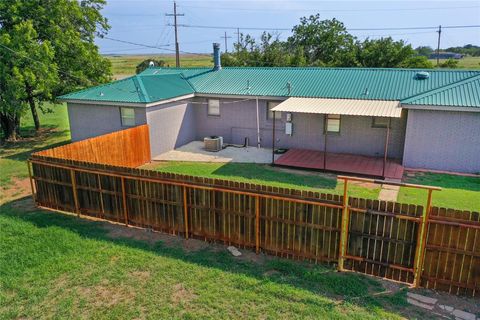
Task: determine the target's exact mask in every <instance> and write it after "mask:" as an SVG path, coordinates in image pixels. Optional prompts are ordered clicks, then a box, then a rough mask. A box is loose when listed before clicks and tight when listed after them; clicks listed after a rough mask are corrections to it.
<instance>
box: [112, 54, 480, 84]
mask: <svg viewBox="0 0 480 320" xmlns="http://www.w3.org/2000/svg"><path fill="white" fill-rule="evenodd" d="M106 57H107V58H108V59H109V60H110V61H111V62H112V72H113V75H114V77H115V79H121V78H125V77H127V76H130V75H133V74H135V67H136V66H137V64H139V63H140V62H142V61H143V60H146V59H158V60H165V62H166V65H167V66H170V67H174V66H175V55H173V54H163V55H157V54H151V55H145V54H143V55H106ZM430 61H432V62H433V64H434V65H435V64H436V60H430ZM444 61H445V60H440V62H444ZM212 64H213V62H212V58H211V57H210V56H208V55H189V54H183V55H181V56H180V65H181V66H182V67H209V66H212ZM458 67H459V68H465V69H480V57H466V58H463V59H460V60H459V62H458Z"/></svg>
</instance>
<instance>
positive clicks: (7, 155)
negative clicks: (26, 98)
mask: <svg viewBox="0 0 480 320" xmlns="http://www.w3.org/2000/svg"><path fill="white" fill-rule="evenodd" d="M50 108H51V109H52V110H53V112H52V113H46V114H43V113H41V112H40V123H41V124H42V132H41V133H40V134H39V135H38V136H36V135H35V127H34V126H33V121H32V118H31V114H30V113H28V114H27V115H25V116H24V117H23V118H22V122H21V134H22V136H23V139H22V140H20V141H18V142H15V143H4V144H2V145H1V148H0V167H1V170H0V190H1V188H3V189H5V188H8V187H9V186H10V185H11V184H12V180H14V179H21V178H26V177H28V171H27V165H26V162H25V161H26V160H27V159H28V157H29V155H30V154H31V153H32V152H35V151H38V150H42V149H45V148H50V147H53V146H56V145H60V144H64V143H67V142H68V141H70V131H69V125H68V115H67V107H66V105H65V104H61V105H52V106H50ZM1 200H2V195H1V194H0V202H1Z"/></svg>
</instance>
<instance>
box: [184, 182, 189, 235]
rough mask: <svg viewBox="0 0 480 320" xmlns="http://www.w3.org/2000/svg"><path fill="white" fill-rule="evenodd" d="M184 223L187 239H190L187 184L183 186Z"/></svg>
mask: <svg viewBox="0 0 480 320" xmlns="http://www.w3.org/2000/svg"><path fill="white" fill-rule="evenodd" d="M183 224H184V227H185V239H188V206H187V187H185V186H183Z"/></svg>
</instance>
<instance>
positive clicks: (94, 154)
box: [35, 124, 151, 168]
mask: <svg viewBox="0 0 480 320" xmlns="http://www.w3.org/2000/svg"><path fill="white" fill-rule="evenodd" d="M35 155H38V156H44V157H51V158H58V159H68V160H77V161H86V162H91V163H102V164H110V165H114V166H123V167H129V168H135V167H138V166H141V165H143V164H145V163H146V162H150V160H151V155H150V137H149V131H148V125H146V124H144V125H141V126H137V127H133V128H129V129H125V130H121V131H115V132H112V133H108V134H104V135H101V136H98V137H93V138H90V139H85V140H82V141H77V142H73V143H70V144H67V145H64V146H60V147H56V148H52V149H47V150H43V151H40V152H37V153H35Z"/></svg>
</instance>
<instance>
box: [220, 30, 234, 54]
mask: <svg viewBox="0 0 480 320" xmlns="http://www.w3.org/2000/svg"><path fill="white" fill-rule="evenodd" d="M220 38H223V39H224V40H225V53H227V52H228V45H227V39H231V38H232V37H230V36H227V31H225V35H223V36H221V37H220Z"/></svg>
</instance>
